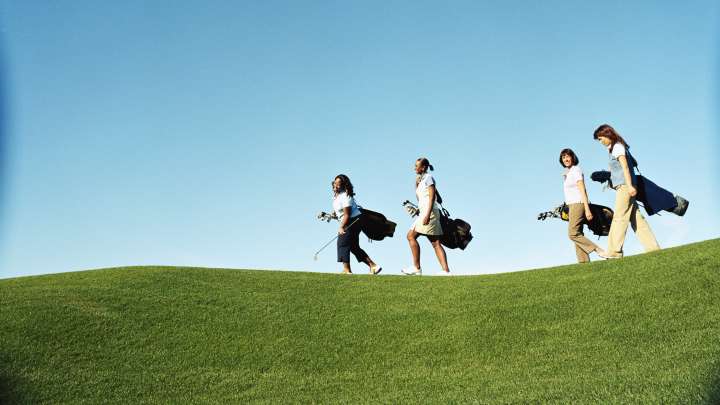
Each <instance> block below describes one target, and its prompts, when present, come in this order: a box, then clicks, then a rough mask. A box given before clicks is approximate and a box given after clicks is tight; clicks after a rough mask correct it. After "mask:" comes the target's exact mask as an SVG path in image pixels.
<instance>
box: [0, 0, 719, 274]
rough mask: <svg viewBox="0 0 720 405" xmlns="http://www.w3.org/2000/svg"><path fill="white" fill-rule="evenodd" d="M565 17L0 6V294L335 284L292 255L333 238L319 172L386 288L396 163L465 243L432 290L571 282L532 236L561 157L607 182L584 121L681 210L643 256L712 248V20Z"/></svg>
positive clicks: (576, 10) (557, 187)
mask: <svg viewBox="0 0 720 405" xmlns="http://www.w3.org/2000/svg"><path fill="white" fill-rule="evenodd" d="M148 3H149V4H148ZM578 3H579V2H570V1H549V2H532V1H517V2H477V1H468V2H461V1H457V2H429V1H421V2H418V1H392V2H387V1H377V2H320V1H318V2H290V1H287V2H285V1H262V2H234V1H226V2H225V1H217V2H182V3H181V4H182V5H178V3H177V2H166V1H153V2H144V1H142V2H141V1H125V2H95V1H76V2H72V3H71V4H68V3H65V4H64V3H59V2H50V1H35V2H10V1H0V25H1V27H2V30H1V32H0V35H1V37H0V45H1V46H0V50H1V51H2V52H3V55H2V58H0V61H2V63H3V64H4V66H3V69H2V72H3V82H4V86H5V88H6V89H5V94H4V96H5V103H6V106H7V112H6V116H5V118H6V120H4V122H3V125H4V126H5V128H6V132H5V140H4V146H5V147H4V156H3V157H2V158H3V169H2V170H3V176H4V182H5V184H4V193H3V194H2V198H3V201H2V203H3V206H2V211H1V212H2V215H3V217H2V222H0V226H1V228H0V232H2V233H1V234H0V277H15V276H23V275H32V274H44V273H54V272H62V271H74V270H83V269H91V268H100V267H111V266H125V265H188V266H203V267H227V268H261V269H286V270H298V271H317V272H337V271H339V270H340V268H339V266H338V265H337V263H336V262H335V252H334V246H331V247H329V248H328V249H327V250H325V251H324V252H323V253H321V255H320V258H319V260H318V261H313V260H312V257H313V254H314V252H315V251H316V250H317V249H319V248H320V246H322V245H323V244H324V243H325V242H326V241H327V240H329V239H330V238H331V237H332V236H333V235H334V232H335V230H336V226H335V225H334V224H333V225H328V224H325V223H319V222H318V221H316V220H315V218H314V217H315V215H316V213H317V212H319V211H321V210H325V211H327V210H329V209H330V202H331V201H330V199H331V190H330V182H331V180H332V179H333V177H334V176H335V175H336V174H339V173H345V174H347V175H349V176H350V178H351V179H352V181H353V183H354V184H355V187H356V192H357V199H358V202H359V203H360V204H361V205H363V206H365V207H367V208H370V209H373V210H377V211H381V212H383V213H385V214H386V215H387V216H388V217H389V218H390V219H392V220H394V221H395V222H397V223H398V226H397V231H396V235H395V237H394V238H392V239H388V240H385V241H382V242H374V243H372V244H368V243H367V241H366V240H363V241H362V242H361V243H362V245H363V246H364V247H365V248H366V250H367V251H368V253H369V254H370V255H371V257H373V259H375V260H376V261H377V262H378V263H380V264H382V265H383V266H384V268H385V272H386V273H388V274H399V270H400V269H401V268H402V267H404V266H407V265H408V264H410V262H411V261H410V252H409V249H408V246H407V242H406V240H405V236H404V235H405V233H406V231H407V229H408V228H409V226H410V222H411V220H410V218H409V217H408V216H407V215H406V214H405V213H404V211H403V210H402V207H401V205H400V204H401V202H402V201H404V200H405V199H412V198H413V197H414V192H413V189H414V187H413V186H414V174H413V171H412V167H413V164H414V161H415V159H416V158H417V157H419V156H427V157H428V158H429V159H430V161H431V162H432V163H433V165H434V166H435V167H436V171H435V173H434V175H435V177H436V180H437V181H438V188H439V190H440V192H441V193H442V195H443V197H444V199H445V201H446V204H445V206H446V208H448V210H449V211H450V212H451V214H453V215H454V216H457V217H460V218H463V219H465V220H466V221H468V222H470V223H471V224H472V226H473V234H474V235H475V239H474V240H473V241H472V242H471V244H470V246H469V247H468V249H467V250H465V251H457V250H450V251H448V259H449V263H450V267H451V270H453V271H454V272H456V273H460V274H479V273H495V272H504V271H514V270H523V269H529V268H537V267H544V266H551V265H559V264H569V263H574V262H575V255H574V249H573V247H572V245H571V243H570V241H569V240H567V237H566V232H567V227H566V223H565V222H560V221H559V220H554V221H546V222H538V221H536V220H535V218H536V216H537V213H538V212H540V211H545V210H547V209H550V208H553V207H554V206H555V205H557V204H558V203H560V202H561V201H562V198H563V196H562V184H561V178H560V174H561V167H560V165H559V164H558V161H557V158H558V153H559V151H560V150H561V149H563V148H565V147H571V148H573V149H574V150H575V151H576V153H577V154H578V155H579V157H580V160H581V166H582V167H583V168H584V170H585V172H586V174H587V175H589V173H590V172H592V171H594V170H599V169H604V168H606V167H607V154H606V152H605V151H604V150H603V149H602V147H601V146H600V145H599V144H598V143H597V142H594V141H593V140H592V132H593V130H594V129H595V128H596V127H597V126H598V125H599V124H602V123H610V124H611V125H613V126H614V127H615V128H616V129H618V130H619V131H620V133H621V134H622V135H623V136H624V137H625V138H626V139H627V140H628V142H629V143H630V145H631V147H632V150H633V152H634V154H635V156H636V157H637V159H638V161H639V162H640V168H641V170H642V172H643V174H645V175H647V176H648V177H649V178H651V179H653V180H654V181H655V182H656V183H658V184H660V185H662V186H664V187H665V188H667V189H669V190H671V191H673V192H676V193H678V194H680V195H683V196H685V197H686V198H687V199H689V200H690V201H691V206H690V209H689V211H688V214H687V215H686V216H685V217H684V218H679V217H676V216H674V215H672V214H666V215H663V216H662V217H658V216H653V217H651V218H650V224H651V226H652V228H653V230H654V232H655V234H656V236H657V239H658V241H659V242H660V244H661V246H663V247H669V246H676V245H680V244H685V243H689V242H693V241H700V240H705V239H709V238H716V237H718V236H720V235H719V234H720V232H718V229H720V218H719V214H718V208H719V207H720V204H719V203H718V197H720V195H719V193H718V186H719V185H720V180H719V179H718V172H720V170H718V169H719V168H720V165H719V164H718V157H717V156H718V152H719V151H720V146H719V145H718V137H717V134H718V115H717V111H718V99H719V96H720V91H719V89H720V85H718V61H720V56H719V55H718V51H717V50H718V38H719V36H718V34H720V29H719V28H720V24H719V23H720V19H719V18H718V17H719V16H720V14H719V13H720V6H719V5H718V4H717V3H716V2H714V1H694V2H689V3H686V4H680V3H677V2H670V1H646V2H632V3H631V4H627V3H626V2H620V1H614V2H613V1H611V2H603V3H602V4H591V3H590V2H586V4H578ZM588 190H589V194H590V199H591V200H592V201H593V202H597V203H600V204H604V205H609V206H612V205H613V201H614V194H613V192H611V191H604V192H603V191H602V189H601V187H600V186H599V185H598V184H597V183H591V184H589V186H588ZM599 243H600V245H601V246H605V245H606V244H607V241H606V238H602V239H601V241H600V242H599ZM421 248H422V262H423V268H424V269H425V270H426V271H429V272H432V271H434V270H436V269H438V268H439V266H438V264H437V260H436V259H435V257H434V254H433V253H432V251H431V250H430V246H429V244H428V243H427V242H425V241H423V242H421ZM626 252H627V254H634V253H639V252H641V247H640V246H639V244H638V242H637V240H636V238H635V237H634V235H632V233H630V234H629V235H628V238H627V243H626ZM353 264H354V263H353ZM354 268H355V270H357V271H359V272H365V271H366V269H365V268H364V267H359V266H358V265H355V264H354Z"/></svg>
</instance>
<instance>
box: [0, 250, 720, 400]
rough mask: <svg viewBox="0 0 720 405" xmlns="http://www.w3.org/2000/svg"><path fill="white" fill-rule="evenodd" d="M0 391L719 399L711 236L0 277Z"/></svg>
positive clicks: (180, 396) (62, 396) (56, 395)
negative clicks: (318, 269)
mask: <svg viewBox="0 0 720 405" xmlns="http://www.w3.org/2000/svg"><path fill="white" fill-rule="evenodd" d="M0 343H1V345H0V401H1V402H29V403H30V402H31V403H37V402H52V403H58V402H61V403H62V402H72V403H92V404H95V403H113V402H117V403H119V402H122V403H157V402H163V403H168V402H169V403H180V402H195V403H197V402H209V403H227V402H249V401H255V402H266V403H286V402H317V403H349V402H352V403H356V402H382V403H429V402H442V403H468V402H471V403H473V402H477V403H513V402H515V403H517V402H553V403H588V402H602V403H638V402H653V403H660V402H663V403H668V402H670V403H676V402H688V403H718V402H720V378H719V377H720V239H718V240H712V241H707V242H703V243H698V244H693V245H689V246H685V247H681V248H674V249H667V250H663V251H660V252H656V253H651V254H645V255H640V256H635V257H628V258H626V259H623V260H617V261H608V262H597V263H592V264H589V265H581V266H578V265H572V266H565V267H559V268H553V269H545V270H535V271H527V272H521V273H510V274H502V275H487V276H474V277H450V278H431V277H423V278H420V277H415V278H413V277H401V276H396V277H388V276H384V277H370V276H341V275H330V274H311V273H292V272H266V271H237V270H218V269H198V268H167V267H142V268H141V267H136V268H122V269H108V270H96V271H88V272H80V273H67V274H57V275H49V276H42V277H28V278H19V279H10V280H0Z"/></svg>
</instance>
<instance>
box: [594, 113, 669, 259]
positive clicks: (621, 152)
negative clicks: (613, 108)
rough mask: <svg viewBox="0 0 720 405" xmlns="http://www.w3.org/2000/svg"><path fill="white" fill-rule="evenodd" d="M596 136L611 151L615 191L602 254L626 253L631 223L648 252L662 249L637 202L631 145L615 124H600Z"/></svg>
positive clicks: (611, 179) (604, 255)
mask: <svg viewBox="0 0 720 405" xmlns="http://www.w3.org/2000/svg"><path fill="white" fill-rule="evenodd" d="M593 139H596V140H598V141H600V143H602V144H603V146H605V147H606V148H607V150H608V152H609V157H610V186H611V187H612V188H613V189H614V190H615V192H616V193H615V214H614V215H613V220H612V223H611V224H610V233H609V235H608V248H607V250H606V251H605V252H604V254H600V257H604V258H606V259H618V258H621V257H622V256H623V244H624V243H625V235H626V234H627V228H628V225H631V226H632V229H633V231H635V235H637V237H638V239H639V240H640V243H641V244H642V245H643V247H644V248H645V251H646V252H650V251H653V250H659V249H660V246H658V243H657V240H655V235H654V234H653V232H652V230H651V229H650V225H649V224H648V223H647V221H646V220H645V217H643V215H642V214H641V213H640V210H639V209H638V204H637V202H636V201H635V197H636V196H637V189H636V188H635V187H636V185H637V180H636V177H635V170H634V167H635V166H637V163H636V162H635V159H634V158H633V157H632V155H631V154H630V146H629V145H628V144H627V142H625V140H624V139H623V138H622V137H621V136H620V134H618V133H617V131H615V129H614V128H613V127H611V126H610V125H607V124H603V125H600V126H599V127H598V128H597V129H596V130H595V132H594V133H593Z"/></svg>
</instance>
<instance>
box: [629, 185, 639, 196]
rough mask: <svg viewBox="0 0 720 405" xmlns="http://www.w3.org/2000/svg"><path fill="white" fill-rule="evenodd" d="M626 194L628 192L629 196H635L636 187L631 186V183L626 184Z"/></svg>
mask: <svg viewBox="0 0 720 405" xmlns="http://www.w3.org/2000/svg"><path fill="white" fill-rule="evenodd" d="M628 194H630V197H635V196H636V195H637V189H636V188H635V187H633V186H632V185H629V186H628Z"/></svg>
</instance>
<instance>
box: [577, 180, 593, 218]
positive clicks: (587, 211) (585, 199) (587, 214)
mask: <svg viewBox="0 0 720 405" xmlns="http://www.w3.org/2000/svg"><path fill="white" fill-rule="evenodd" d="M577 186H578V189H579V190H580V198H581V199H582V203H583V205H584V206H585V218H587V220H588V221H592V219H593V214H592V212H591V211H590V199H589V198H588V196H587V190H585V182H584V181H583V180H582V179H581V180H578V182H577Z"/></svg>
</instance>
